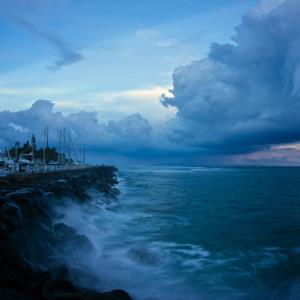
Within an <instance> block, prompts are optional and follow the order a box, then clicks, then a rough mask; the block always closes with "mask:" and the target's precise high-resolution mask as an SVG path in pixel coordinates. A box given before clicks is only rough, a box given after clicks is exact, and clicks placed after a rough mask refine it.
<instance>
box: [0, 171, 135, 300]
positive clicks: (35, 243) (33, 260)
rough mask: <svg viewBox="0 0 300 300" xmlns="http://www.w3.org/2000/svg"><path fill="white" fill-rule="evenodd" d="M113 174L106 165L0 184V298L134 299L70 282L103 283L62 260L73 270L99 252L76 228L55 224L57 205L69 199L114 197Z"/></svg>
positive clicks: (15, 178)
mask: <svg viewBox="0 0 300 300" xmlns="http://www.w3.org/2000/svg"><path fill="white" fill-rule="evenodd" d="M115 172H116V169H115V168H114V167H105V166H102V167H95V168H89V169H84V170H71V171H63V172H53V173H43V174H31V175H26V176H24V175H22V174H17V175H13V176H8V177H6V178H1V179H0V299H5V300H15V299H18V300H22V299H25V300H27V299H28V300H35V299H41V300H59V299H61V300H64V299H69V300H71V299H73V300H77V299H78V300H81V299H82V300H83V299H84V300H87V299H89V300H93V299H99V300H131V298H130V296H129V295H128V294H127V293H126V292H124V291H121V290H116V291H112V292H107V293H97V292H93V291H89V290H85V289H80V288H77V287H75V286H74V285H73V284H72V282H73V281H74V278H75V279H76V278H77V277H78V278H77V279H76V280H75V281H74V282H79V281H80V280H79V278H80V276H81V279H82V280H84V281H85V284H86V285H88V286H89V285H90V286H95V285H96V284H97V281H99V280H98V278H96V277H93V276H92V275H91V274H89V272H88V270H80V269H75V268H72V267H69V265H68V266H66V265H65V264H64V263H62V261H65V259H66V257H67V258H68V259H69V261H70V266H71V265H72V262H73V261H75V260H78V259H84V257H85V255H86V253H87V252H91V251H95V249H94V247H93V245H92V243H91V241H90V240H89V239H88V238H87V237H85V236H83V235H80V234H78V233H77V232H76V230H74V229H73V228H71V227H69V226H67V225H65V224H63V223H60V224H53V216H54V214H55V207H56V205H57V204H59V205H63V204H64V202H65V201H66V199H69V200H68V201H71V200H72V201H78V202H88V201H90V200H91V197H90V196H89V195H88V193H87V190H88V189H89V188H91V189H96V190H97V191H100V192H101V193H103V194H104V195H105V196H107V197H111V198H113V197H115V196H116V195H117V194H118V190H117V189H115V188H114V185H115V184H116V183H117V180H116V177H115ZM62 258H64V259H63V260H62ZM77 280H78V281H77Z"/></svg>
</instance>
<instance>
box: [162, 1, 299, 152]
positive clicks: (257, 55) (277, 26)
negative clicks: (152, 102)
mask: <svg viewBox="0 0 300 300" xmlns="http://www.w3.org/2000/svg"><path fill="white" fill-rule="evenodd" d="M276 2H277V1H276ZM299 15H300V2H299V1H298V0H286V1H284V2H283V3H281V4H279V5H277V6H276V7H275V8H273V9H272V10H270V11H268V12H267V13H265V14H255V13H250V14H248V15H246V16H244V17H243V19H242V22H241V24H240V25H239V26H238V27H237V28H236V33H235V36H234V37H233V39H232V43H229V44H218V43H214V44H212V45H211V49H210V52H209V54H208V57H207V58H205V59H203V60H199V61H194V62H192V63H191V64H190V65H188V66H184V67H180V68H178V69H176V70H175V72H174V74H173V89H172V90H171V92H172V94H173V97H171V98H170V97H166V96H163V97H162V103H163V104H164V105H165V106H171V107H175V108H176V109H177V110H178V112H177V115H176V117H175V118H174V119H173V120H172V122H171V123H170V124H169V126H170V128H172V132H171V133H170V134H169V138H170V139H171V140H172V141H174V142H176V143H184V144H186V145H190V146H193V147H200V148H203V149H204V150H205V149H206V150H207V151H210V152H219V153H220V152H221V153H235V152H237V153H242V152H249V151H254V150H257V149H263V148H267V147H269V146H270V145H274V144H280V143H290V142H295V141H299V140H300V110H299V109H300V52H299V49H300V18H299Z"/></svg>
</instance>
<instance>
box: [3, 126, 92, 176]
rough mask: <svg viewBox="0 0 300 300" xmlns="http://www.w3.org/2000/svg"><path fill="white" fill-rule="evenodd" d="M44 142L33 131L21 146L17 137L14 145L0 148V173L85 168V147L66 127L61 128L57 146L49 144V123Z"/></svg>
mask: <svg viewBox="0 0 300 300" xmlns="http://www.w3.org/2000/svg"><path fill="white" fill-rule="evenodd" d="M40 140H41V142H40V143H37V139H36V137H35V135H34V134H32V136H31V139H30V141H29V140H27V141H26V142H25V143H24V144H23V145H22V146H21V143H20V142H19V141H16V142H15V144H14V147H10V148H8V147H7V148H5V150H3V151H0V177H3V176H7V175H9V174H18V173H22V174H31V173H45V172H55V171H63V170H72V169H80V168H85V167H87V166H88V165H87V164H86V162H85V161H86V150H85V148H83V147H77V146H75V144H74V143H73V141H72V138H71V134H70V133H68V132H67V130H66V129H63V130H59V132H58V139H57V145H58V149H57V148H55V147H51V146H50V144H49V127H46V128H44V130H43V132H42V135H41V139H40Z"/></svg>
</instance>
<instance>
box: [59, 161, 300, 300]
mask: <svg viewBox="0 0 300 300" xmlns="http://www.w3.org/2000/svg"><path fill="white" fill-rule="evenodd" d="M119 178H120V184H119V189H120V190H121V195H120V197H119V198H118V199H117V200H116V201H107V200H105V199H103V198H101V197H100V195H99V194H97V193H96V192H94V191H90V192H91V194H92V195H93V198H94V203H93V204H89V205H84V206H79V205H75V204H70V206H69V207H68V208H67V209H65V211H64V216H63V221H64V222H65V223H67V224H69V225H71V226H74V227H76V228H77V230H78V231H79V232H80V233H82V234H84V235H86V236H87V237H88V238H89V239H90V240H91V241H92V243H93V245H94V247H95V249H96V250H95V251H93V252H92V253H85V255H83V257H82V260H81V262H80V268H81V269H82V270H84V272H85V273H88V274H89V275H90V278H89V279H86V278H85V277H84V276H83V278H82V279H81V284H82V285H83V286H87V287H93V288H97V289H100V290H109V289H114V288H123V289H125V290H127V291H128V292H130V293H131V295H132V296H133V297H134V299H137V300H155V299H157V300H161V299H164V300H165V299H167V300H168V299H170V300H171V299H172V300H198V299H199V300H201V299H204V300H206V299H208V300H210V299H243V300H246V299H247V300H250V299H266V300H268V299H289V300H296V299H300V168H279V167H278V168H268V167H266V168H263V167H259V168H258V167H257V168H202V167H153V166H151V167H148V166H144V167H132V168H121V169H120V173H119ZM78 247H80V245H78ZM73 263H74V262H73ZM91 278H92V279H91Z"/></svg>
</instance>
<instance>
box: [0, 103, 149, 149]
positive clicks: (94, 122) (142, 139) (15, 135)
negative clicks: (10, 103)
mask: <svg viewBox="0 0 300 300" xmlns="http://www.w3.org/2000/svg"><path fill="white" fill-rule="evenodd" d="M46 126H49V129H50V143H51V144H52V145H53V146H56V145H57V143H58V136H57V134H58V132H59V130H62V129H64V128H66V129H67V132H68V134H69V135H70V136H71V137H72V140H73V143H74V144H77V145H78V146H79V145H82V146H83V145H85V146H86V147H88V148H90V149H96V150H97V149H101V150H103V149H110V150H113V151H120V152H122V151H123V152H126V151H135V150H137V149H142V148H147V147H151V142H152V127H151V126H150V124H149V123H148V121H147V120H146V119H144V118H143V117H142V116H141V115H140V114H133V115H130V116H127V117H125V118H123V119H121V120H120V121H109V122H108V123H101V122H99V121H98V118H97V113H96V112H85V111H81V112H78V113H73V114H70V115H68V116H64V115H62V114H61V113H60V112H54V104H53V103H52V102H51V101H47V100H38V101H36V102H35V103H34V104H33V105H32V106H31V107H30V108H29V109H26V110H22V111H17V112H10V111H2V112H0V137H1V140H0V146H2V147H5V146H12V145H13V144H14V142H15V141H25V140H26V139H29V138H30V137H31V134H32V133H34V134H35V135H36V136H37V139H38V143H39V146H43V137H42V133H43V129H44V128H45V127H46Z"/></svg>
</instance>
